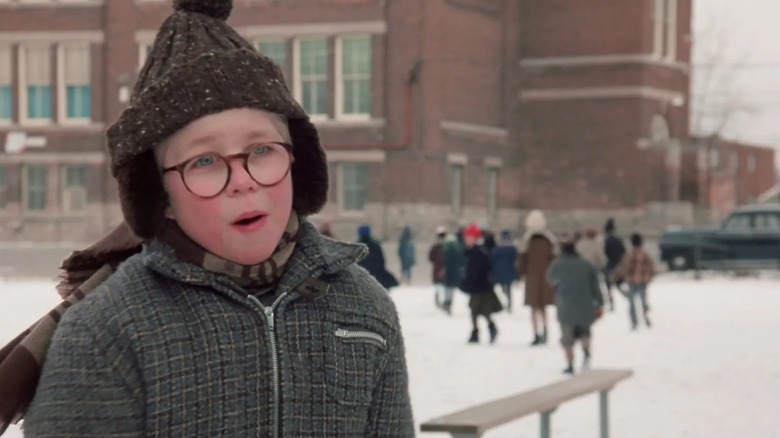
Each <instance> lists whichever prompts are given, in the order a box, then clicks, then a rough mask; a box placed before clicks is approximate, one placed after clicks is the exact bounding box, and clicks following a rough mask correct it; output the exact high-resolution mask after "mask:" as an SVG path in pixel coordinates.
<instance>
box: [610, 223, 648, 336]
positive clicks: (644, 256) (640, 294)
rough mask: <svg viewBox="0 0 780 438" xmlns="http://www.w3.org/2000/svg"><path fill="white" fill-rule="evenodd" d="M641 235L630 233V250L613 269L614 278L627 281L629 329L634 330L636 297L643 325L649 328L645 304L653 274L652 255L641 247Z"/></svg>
mask: <svg viewBox="0 0 780 438" xmlns="http://www.w3.org/2000/svg"><path fill="white" fill-rule="evenodd" d="M642 241H643V239H642V235H641V234H638V233H634V234H632V235H631V251H629V252H628V254H626V255H625V256H624V257H623V260H622V261H621V262H620V265H618V267H617V269H616V270H615V279H616V280H623V281H625V282H626V283H628V295H627V298H628V315H629V318H630V319H631V330H636V328H637V325H638V320H637V316H636V303H635V302H636V299H637V298H639V301H640V302H641V304H642V315H643V316H644V320H645V326H647V327H648V328H650V326H651V324H650V316H649V313H650V306H649V305H648V304H647V285H648V284H650V281H652V279H653V277H654V276H655V263H653V259H652V257H650V255H649V254H648V253H647V251H645V250H644V249H643V248H642Z"/></svg>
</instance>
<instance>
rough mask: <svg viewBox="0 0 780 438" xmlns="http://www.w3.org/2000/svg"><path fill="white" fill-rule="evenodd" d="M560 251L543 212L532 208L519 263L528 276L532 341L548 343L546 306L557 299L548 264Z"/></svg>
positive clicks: (527, 290) (527, 296) (522, 271)
mask: <svg viewBox="0 0 780 438" xmlns="http://www.w3.org/2000/svg"><path fill="white" fill-rule="evenodd" d="M557 253H558V243H557V239H556V238H555V235H554V234H553V233H552V232H551V231H550V230H548V229H547V220H546V218H545V217H544V213H542V212H541V211H539V210H533V211H531V212H530V213H529V214H528V216H527V217H526V219H525V235H523V239H522V241H521V243H520V266H519V273H520V275H521V276H523V277H524V278H525V305H526V306H528V307H530V308H531V325H532V327H533V331H534V339H533V342H531V345H541V344H545V343H547V306H551V305H553V304H554V303H555V300H554V295H553V289H552V287H551V286H550V283H549V282H548V281H547V268H549V267H550V263H552V261H553V259H554V258H555V256H556V255H557Z"/></svg>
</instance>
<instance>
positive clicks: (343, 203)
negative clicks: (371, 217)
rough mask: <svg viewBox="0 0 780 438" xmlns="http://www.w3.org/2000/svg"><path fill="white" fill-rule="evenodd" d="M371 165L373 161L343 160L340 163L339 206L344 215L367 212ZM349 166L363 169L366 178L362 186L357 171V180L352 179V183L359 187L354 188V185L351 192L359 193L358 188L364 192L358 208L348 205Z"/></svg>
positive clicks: (356, 214)
mask: <svg viewBox="0 0 780 438" xmlns="http://www.w3.org/2000/svg"><path fill="white" fill-rule="evenodd" d="M370 165H371V163H366V162H362V161H343V162H339V163H338V196H337V199H338V208H339V212H340V213H341V214H342V215H354V216H358V215H364V214H365V212H366V204H367V203H368V195H369V192H368V183H369V175H370V173H371V172H370V170H371V169H370ZM347 168H354V169H363V172H364V173H363V175H362V177H363V178H364V181H363V186H362V187H360V185H359V184H358V183H359V182H360V181H357V180H358V179H359V176H358V174H357V172H356V173H355V178H354V179H355V181H351V182H350V184H354V185H355V187H357V190H356V189H354V188H353V187H352V186H350V187H349V188H350V189H351V191H350V194H354V193H352V192H355V193H357V192H358V190H359V191H361V192H362V196H363V200H362V205H361V207H360V208H358V209H353V208H349V207H348V206H347V198H348V193H347V189H348V187H347Z"/></svg>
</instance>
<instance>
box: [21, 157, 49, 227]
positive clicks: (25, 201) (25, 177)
mask: <svg viewBox="0 0 780 438" xmlns="http://www.w3.org/2000/svg"><path fill="white" fill-rule="evenodd" d="M33 168H36V169H44V171H45V172H44V176H45V177H44V186H43V195H44V196H43V201H44V204H43V208H42V209H40V210H39V209H36V210H32V209H30V194H31V193H30V190H31V187H30V170H31V169H33ZM50 173H51V168H50V166H48V165H45V164H24V165H23V166H22V211H24V214H25V215H28V216H30V215H45V214H46V213H47V212H48V210H49V201H50V199H49V198H50V196H49V174H50Z"/></svg>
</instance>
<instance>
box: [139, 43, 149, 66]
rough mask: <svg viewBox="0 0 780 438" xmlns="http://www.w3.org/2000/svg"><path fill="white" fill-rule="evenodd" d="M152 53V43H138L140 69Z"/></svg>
mask: <svg viewBox="0 0 780 438" xmlns="http://www.w3.org/2000/svg"><path fill="white" fill-rule="evenodd" d="M150 53H152V43H139V44H138V71H141V69H142V68H144V64H146V58H148V57H149V54H150Z"/></svg>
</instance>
